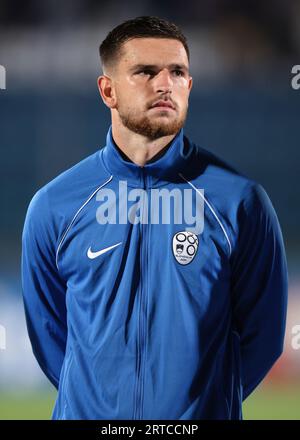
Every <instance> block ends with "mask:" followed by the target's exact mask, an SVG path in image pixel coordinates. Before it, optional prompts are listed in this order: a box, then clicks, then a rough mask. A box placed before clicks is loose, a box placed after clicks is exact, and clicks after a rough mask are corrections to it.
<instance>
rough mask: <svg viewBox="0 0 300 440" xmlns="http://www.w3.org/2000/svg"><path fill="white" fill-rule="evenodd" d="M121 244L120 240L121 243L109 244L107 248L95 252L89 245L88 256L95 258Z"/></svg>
mask: <svg viewBox="0 0 300 440" xmlns="http://www.w3.org/2000/svg"><path fill="white" fill-rule="evenodd" d="M120 244H122V242H121V241H120V243H117V244H114V245H112V246H109V247H107V248H105V249H101V250H100V251H97V252H93V251H92V250H91V247H89V249H88V251H87V256H88V257H89V258H90V259H91V260H93V259H94V258H97V257H99V256H100V255H103V254H105V253H106V252H108V251H110V250H111V249H113V248H115V247H117V246H120Z"/></svg>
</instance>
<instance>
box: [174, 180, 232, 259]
mask: <svg viewBox="0 0 300 440" xmlns="http://www.w3.org/2000/svg"><path fill="white" fill-rule="evenodd" d="M179 176H180V177H181V178H182V179H183V180H185V181H186V182H187V183H188V184H189V185H190V186H191V187H192V188H194V190H195V191H197V193H198V194H199V195H200V196H201V197H202V198H203V200H204V202H205V203H206V204H207V206H208V207H209V209H210V210H211V212H212V213H213V215H214V216H215V218H216V220H217V222H218V223H219V225H220V227H221V229H222V231H223V233H224V235H225V237H226V240H227V242H228V246H229V251H230V254H231V252H232V246H231V243H230V240H229V237H228V234H227V232H226V230H225V228H224V226H223V225H222V223H221V221H220V219H219V217H218V216H217V214H216V213H215V211H214V209H213V207H212V206H211V204H210V203H209V202H208V200H207V199H206V198H205V197H204V195H203V194H201V192H200V191H198V189H197V188H196V187H195V185H193V184H192V183H191V182H189V181H188V180H187V179H186V178H185V177H184V176H183V175H182V174H180V173H179Z"/></svg>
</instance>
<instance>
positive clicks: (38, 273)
mask: <svg viewBox="0 0 300 440" xmlns="http://www.w3.org/2000/svg"><path fill="white" fill-rule="evenodd" d="M100 56H101V61H102V67H103V75H101V76H100V77H99V78H98V86H99V91H100V94H101V97H102V99H103V101H104V103H105V105H107V106H108V107H109V108H110V111H111V117H112V124H111V127H110V128H109V130H108V133H107V139H106V145H105V147H104V148H103V149H101V150H100V151H96V152H95V153H94V154H92V155H91V156H89V157H87V158H86V159H84V160H83V161H81V162H79V163H78V164H76V165H75V166H73V167H72V168H70V169H69V170H67V171H65V172H64V173H62V174H61V175H59V176H58V177H56V178H55V179H54V180H52V181H51V182H50V183H48V184H47V185H45V186H44V187H43V188H42V189H40V190H39V191H38V192H37V193H36V194H35V196H34V197H33V199H32V201H31V203H30V206H29V208H28V212H27V216H26V221H25V225H24V231H23V251H22V282H23V297H24V305H25V311H26V318H27V325H28V331H29V335H30V338H31V342H32V347H33V351H34V354H35V356H36V358H37V360H38V362H39V364H40V366H41V368H42V370H43V371H44V373H45V374H46V375H47V377H48V378H49V379H50V381H51V382H52V383H53V385H54V386H55V387H57V388H58V396H57V400H56V404H55V408H54V411H53V415H52V418H53V419H182V420H189V419H241V418H242V411H241V407H242V401H243V400H244V399H245V398H246V397H247V396H248V395H249V394H250V393H251V392H252V391H253V390H254V388H255V387H256V386H257V385H258V383H259V382H260V381H261V380H262V379H263V377H264V376H265V375H266V373H267V372H268V371H269V369H270V368H271V366H272V365H273V363H274V362H275V361H276V359H277V358H278V357H279V356H280V354H281V353H282V349H283V339H284V331H285V319H286V305H287V304H286V303H287V267H286V257H285V250H284V244H283V240H282V235H281V230H280V226H279V223H278V219H277V217H276V214H275V211H274V209H273V206H272V204H271V202H270V200H269V198H268V196H267V194H266V192H265V191H264V189H263V188H262V186H261V185H260V184H258V183H256V182H254V181H253V180H250V179H248V178H247V177H245V176H242V175H241V174H240V173H238V172H237V171H235V170H233V169H232V168H231V167H229V166H228V165H226V164H225V163H224V162H222V161H221V160H219V159H218V158H217V157H215V156H214V155H212V154H211V153H209V152H208V151H206V150H204V149H202V148H200V147H198V146H197V145H195V144H194V143H193V142H191V141H190V140H189V139H188V138H187V137H186V136H185V135H184V134H183V128H182V127H183V125H184V122H185V118H186V115H187V108H188V98H189V94H190V91H191V87H192V78H191V77H190V75H189V50H188V46H187V42H186V39H185V37H184V36H183V34H182V33H181V31H180V30H179V29H178V27H177V26H175V25H174V24H172V23H169V22H167V21H165V20H162V19H159V18H156V17H138V18H136V19H134V20H129V21H127V22H125V23H122V24H121V25H119V26H118V27H116V28H115V29H113V30H112V31H111V32H110V33H109V34H108V36H107V37H106V39H105V40H104V41H103V43H102V44H101V46H100ZM157 199H159V200H158V201H159V203H156V202H157ZM161 205H163V206H162V212H160V211H159V209H160V206H161ZM188 213H189V216H187V214H188ZM191 219H192V220H191ZM190 220H191V221H190Z"/></svg>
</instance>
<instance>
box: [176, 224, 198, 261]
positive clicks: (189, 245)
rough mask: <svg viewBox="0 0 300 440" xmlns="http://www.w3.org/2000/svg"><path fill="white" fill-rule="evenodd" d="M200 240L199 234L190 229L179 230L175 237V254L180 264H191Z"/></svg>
mask: <svg viewBox="0 0 300 440" xmlns="http://www.w3.org/2000/svg"><path fill="white" fill-rule="evenodd" d="M198 244H199V240H198V237H197V235H195V234H193V233H192V232H189V231H182V232H177V233H176V234H175V235H174V237H173V243H172V247H173V254H174V257H175V258H176V260H177V261H178V263H179V264H183V265H185V264H189V263H190V262H191V261H193V259H194V257H195V255H196V253H197V250H198Z"/></svg>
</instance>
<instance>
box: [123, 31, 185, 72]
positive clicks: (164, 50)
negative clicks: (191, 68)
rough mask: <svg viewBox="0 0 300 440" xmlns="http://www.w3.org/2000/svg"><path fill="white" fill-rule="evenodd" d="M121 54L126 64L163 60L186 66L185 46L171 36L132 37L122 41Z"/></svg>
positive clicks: (145, 63) (149, 63)
mask: <svg viewBox="0 0 300 440" xmlns="http://www.w3.org/2000/svg"><path fill="white" fill-rule="evenodd" d="M122 55H123V56H122V57H121V58H122V59H123V61H124V62H125V63H127V64H128V63H130V64H133V63H134V64H141V65H156V64H157V63H161V62H162V61H163V62H164V63H165V64H184V65H185V66H186V67H188V57H187V53H186V50H185V47H184V46H183V44H182V43H181V41H179V40H175V39H171V38H150V37H149V38H132V39H131V40H128V41H126V42H125V43H123V47H122ZM162 56H163V58H162Z"/></svg>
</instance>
